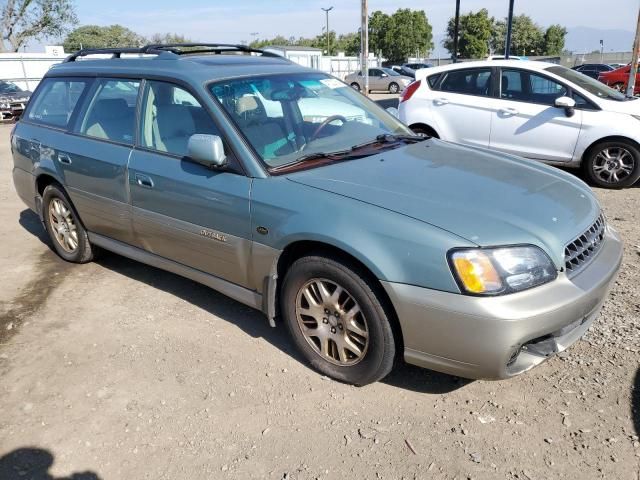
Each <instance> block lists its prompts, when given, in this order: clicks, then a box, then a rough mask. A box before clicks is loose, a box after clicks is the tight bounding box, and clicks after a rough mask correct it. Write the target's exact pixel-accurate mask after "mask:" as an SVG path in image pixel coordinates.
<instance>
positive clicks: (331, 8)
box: [321, 7, 333, 55]
mask: <svg viewBox="0 0 640 480" xmlns="http://www.w3.org/2000/svg"><path fill="white" fill-rule="evenodd" d="M321 10H324V13H325V14H326V16H327V55H329V12H330V11H331V10H333V7H329V8H322V9H321Z"/></svg>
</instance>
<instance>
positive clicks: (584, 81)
mask: <svg viewBox="0 0 640 480" xmlns="http://www.w3.org/2000/svg"><path fill="white" fill-rule="evenodd" d="M546 70H547V71H549V72H551V73H554V74H556V75H558V76H559V77H562V78H564V79H565V80H568V81H570V82H571V83H574V84H575V85H578V86H579V87H581V88H584V89H585V90H586V91H587V92H589V93H590V94H592V95H595V96H596V97H598V98H603V99H606V100H616V101H618V102H623V101H625V100H627V97H625V96H624V95H623V94H622V93H620V92H618V91H616V90H614V89H613V88H610V87H607V86H606V85H605V84H604V83H601V82H599V81H598V80H595V79H593V78H591V77H588V76H586V75H585V74H583V73H580V72H576V71H575V70H571V69H569V68H566V67H562V66H560V65H557V66H553V67H548V68H547V69H546Z"/></svg>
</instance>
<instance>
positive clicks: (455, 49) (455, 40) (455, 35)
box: [453, 0, 460, 63]
mask: <svg viewBox="0 0 640 480" xmlns="http://www.w3.org/2000/svg"><path fill="white" fill-rule="evenodd" d="M459 28H460V0H456V23H455V25H454V27H453V63H456V62H457V61H458V30H459Z"/></svg>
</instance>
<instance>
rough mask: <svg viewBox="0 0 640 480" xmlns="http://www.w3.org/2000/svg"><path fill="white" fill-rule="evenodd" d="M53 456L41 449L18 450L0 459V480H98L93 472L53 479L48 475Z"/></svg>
mask: <svg viewBox="0 0 640 480" xmlns="http://www.w3.org/2000/svg"><path fill="white" fill-rule="evenodd" d="M53 462H54V458H53V454H52V453H51V452H49V451H48V450H43V449H41V448H32V447H28V448H19V449H16V450H13V451H12V452H10V453H7V454H6V455H3V456H2V457H0V479H2V480H24V479H29V480H100V477H99V476H98V475H96V474H95V473H94V472H90V471H89V472H78V473H73V474H71V475H69V476H65V477H54V476H53V475H51V474H50V473H49V469H50V468H51V466H52V465H53Z"/></svg>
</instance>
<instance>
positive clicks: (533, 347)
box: [520, 335, 559, 357]
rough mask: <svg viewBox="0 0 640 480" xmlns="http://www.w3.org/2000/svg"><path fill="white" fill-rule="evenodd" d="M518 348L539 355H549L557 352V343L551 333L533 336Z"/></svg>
mask: <svg viewBox="0 0 640 480" xmlns="http://www.w3.org/2000/svg"><path fill="white" fill-rule="evenodd" d="M520 350H521V351H525V352H527V353H530V354H532V355H537V356H539V357H550V356H552V355H555V354H556V353H558V352H559V350H558V344H557V342H556V340H555V337H553V336H552V335H545V336H543V337H538V338H535V339H533V340H531V341H529V342H527V343H525V344H524V345H522V348H521V349H520Z"/></svg>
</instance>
